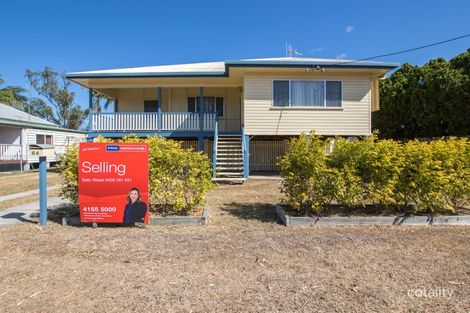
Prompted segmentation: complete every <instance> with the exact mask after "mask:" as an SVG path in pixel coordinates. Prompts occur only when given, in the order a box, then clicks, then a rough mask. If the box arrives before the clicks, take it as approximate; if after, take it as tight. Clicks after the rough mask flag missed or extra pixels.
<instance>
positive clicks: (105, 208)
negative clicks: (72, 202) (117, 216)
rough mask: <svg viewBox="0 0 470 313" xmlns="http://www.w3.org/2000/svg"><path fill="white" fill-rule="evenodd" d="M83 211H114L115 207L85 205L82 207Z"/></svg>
mask: <svg viewBox="0 0 470 313" xmlns="http://www.w3.org/2000/svg"><path fill="white" fill-rule="evenodd" d="M83 212H116V208H115V207H97V206H86V207H84V208H83Z"/></svg>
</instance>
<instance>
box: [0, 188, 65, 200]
mask: <svg viewBox="0 0 470 313" xmlns="http://www.w3.org/2000/svg"><path fill="white" fill-rule="evenodd" d="M59 188H60V186H51V187H47V191H53V190H57V189H59ZM37 194H39V189H34V190H28V191H23V192H18V193H12V194H10V195H5V196H1V197H0V202H2V201H7V200H13V199H17V198H23V197H27V196H33V195H37Z"/></svg>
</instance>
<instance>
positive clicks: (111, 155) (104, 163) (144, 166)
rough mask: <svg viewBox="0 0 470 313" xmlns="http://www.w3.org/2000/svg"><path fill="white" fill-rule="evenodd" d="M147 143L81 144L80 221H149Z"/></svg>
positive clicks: (79, 165) (79, 176) (79, 177)
mask: <svg viewBox="0 0 470 313" xmlns="http://www.w3.org/2000/svg"><path fill="white" fill-rule="evenodd" d="M148 159H149V150H148V146H147V145H146V144H140V143H95V142H83V143H80V147H79V156H78V163H79V164H78V180H79V181H78V202H79V205H80V220H81V221H82V222H97V223H135V222H145V223H147V221H148V197H149V195H148Z"/></svg>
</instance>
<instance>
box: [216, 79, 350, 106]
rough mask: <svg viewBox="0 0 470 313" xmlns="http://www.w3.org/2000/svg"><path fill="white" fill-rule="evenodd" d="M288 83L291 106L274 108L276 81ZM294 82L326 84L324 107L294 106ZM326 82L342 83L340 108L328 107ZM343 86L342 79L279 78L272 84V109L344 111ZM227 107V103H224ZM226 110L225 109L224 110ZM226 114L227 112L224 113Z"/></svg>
mask: <svg viewBox="0 0 470 313" xmlns="http://www.w3.org/2000/svg"><path fill="white" fill-rule="evenodd" d="M286 80H287V81H288V82H289V105H288V106H274V82H275V81H286ZM293 81H317V82H318V81H320V82H324V84H323V92H324V95H325V96H324V99H323V106H312V105H294V106H293V105H292V100H291V83H292V82H293ZM326 82H340V83H341V105H340V106H338V107H328V106H326ZM343 85H344V82H343V80H341V79H309V78H299V79H282V78H277V79H273V80H272V82H271V108H272V109H286V108H288V109H296V108H298V109H312V110H314V109H320V110H323V109H326V110H338V109H343ZM224 105H225V102H224ZM224 109H225V108H224ZM224 113H225V112H224Z"/></svg>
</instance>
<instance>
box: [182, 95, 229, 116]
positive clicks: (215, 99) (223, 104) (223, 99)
mask: <svg viewBox="0 0 470 313" xmlns="http://www.w3.org/2000/svg"><path fill="white" fill-rule="evenodd" d="M204 97H212V98H214V105H215V107H217V98H222V101H223V103H222V107H223V110H224V112H223V113H224V114H222V115H221V116H219V118H225V97H224V96H208V95H207V96H206V95H205V96H204ZM188 98H199V96H188V97H186V111H187V110H188V104H189V103H188ZM194 105H195V106H196V112H195V113H198V112H199V111H198V109H199V108H198V107H197V100H196V99H194ZM216 110H217V109H216ZM204 113H217V111H215V112H204Z"/></svg>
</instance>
